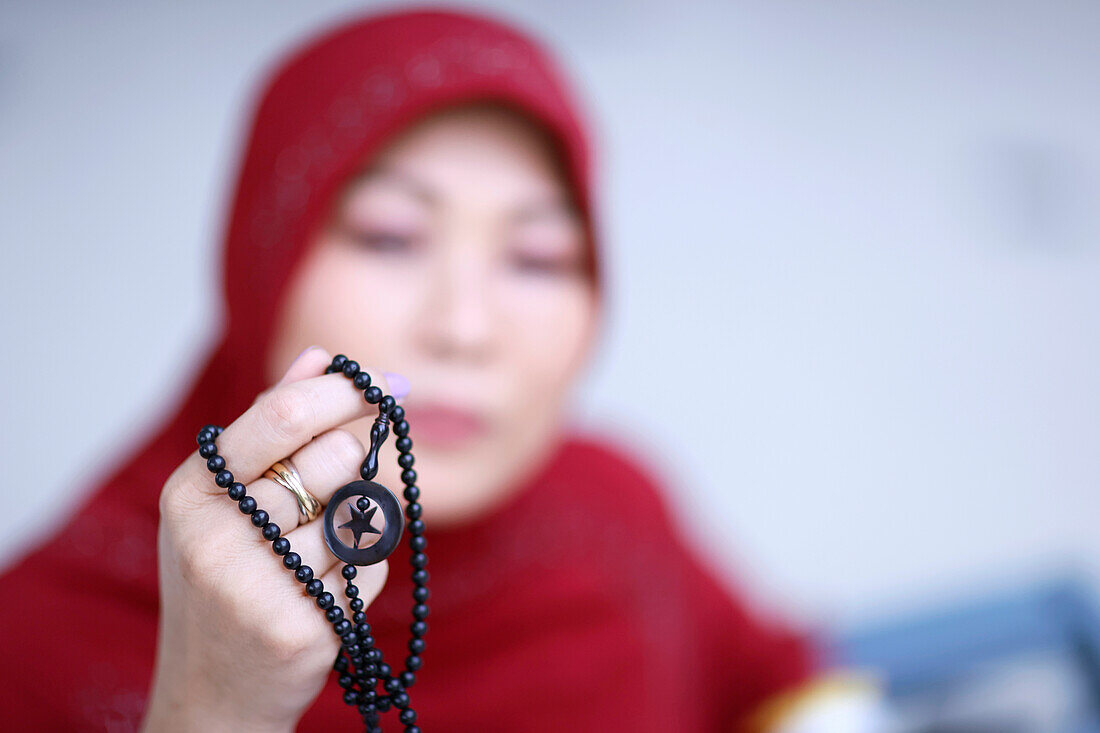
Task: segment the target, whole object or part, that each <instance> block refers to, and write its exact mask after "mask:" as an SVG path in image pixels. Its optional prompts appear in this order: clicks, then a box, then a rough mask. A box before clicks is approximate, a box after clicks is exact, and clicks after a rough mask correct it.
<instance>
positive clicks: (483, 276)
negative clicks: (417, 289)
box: [420, 242, 495, 363]
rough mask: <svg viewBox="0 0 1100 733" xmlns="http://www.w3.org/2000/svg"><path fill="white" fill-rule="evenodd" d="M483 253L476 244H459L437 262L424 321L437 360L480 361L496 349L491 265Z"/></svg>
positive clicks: (444, 249)
mask: <svg viewBox="0 0 1100 733" xmlns="http://www.w3.org/2000/svg"><path fill="white" fill-rule="evenodd" d="M484 250H485V247H484V246H478V243H477V242H466V243H459V242H455V243H450V244H449V245H448V246H442V247H440V248H439V253H438V256H437V257H435V258H434V259H435V265H434V267H433V268H432V270H431V274H430V276H429V277H430V282H429V283H428V288H427V293H428V295H427V297H426V298H425V307H424V312H423V313H422V317H421V319H420V323H421V324H422V333H423V335H424V343H425V344H426V346H427V348H428V350H429V352H430V353H431V355H432V356H434V357H436V358H440V359H453V360H458V361H465V362H471V363H476V362H481V361H484V360H485V359H486V358H488V356H489V355H490V353H491V351H492V345H493V333H494V321H495V319H494V314H493V304H492V287H491V269H492V264H491V261H490V259H489V258H488V257H487V256H486V254H485V252H484Z"/></svg>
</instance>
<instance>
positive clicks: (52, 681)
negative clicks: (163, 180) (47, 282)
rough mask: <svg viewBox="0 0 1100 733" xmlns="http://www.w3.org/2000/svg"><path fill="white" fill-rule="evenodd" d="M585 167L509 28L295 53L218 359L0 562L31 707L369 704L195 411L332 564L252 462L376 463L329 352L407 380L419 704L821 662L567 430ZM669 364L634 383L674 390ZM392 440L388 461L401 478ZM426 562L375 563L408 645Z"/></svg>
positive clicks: (65, 716)
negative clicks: (419, 536)
mask: <svg viewBox="0 0 1100 733" xmlns="http://www.w3.org/2000/svg"><path fill="white" fill-rule="evenodd" d="M589 175H590V165H589V159H588V153H587V150H586V140H585V135H584V131H583V126H582V124H581V122H580V119H579V117H578V115H577V113H576V111H575V109H574V105H573V104H572V102H571V100H570V96H569V94H568V92H567V91H566V90H565V88H564V86H563V85H562V83H561V81H560V79H559V78H558V75H557V73H556V72H555V70H554V68H553V66H552V64H551V63H550V61H549V60H548V59H547V57H546V55H545V54H544V53H543V52H542V51H540V50H539V49H538V48H537V47H536V46H535V44H534V43H533V42H532V41H530V40H529V39H527V38H525V37H523V36H522V35H520V34H518V33H517V32H516V31H514V30H512V29H509V28H507V27H504V26H502V25H500V24H498V23H495V22H491V21H488V20H484V19H480V18H476V17H472V16H467V15H460V14H454V13H442V12H417V13H402V14H394V15H389V16H384V17H379V18H375V19H369V20H365V21H359V22H354V23H350V24H347V25H345V26H343V27H341V28H339V29H336V30H335V31H333V32H331V33H328V34H327V35H325V36H323V37H321V38H319V39H317V40H315V41H314V42H313V43H311V44H309V45H308V46H307V47H305V48H304V49H303V50H300V51H299V52H298V53H296V54H295V55H293V56H292V57H291V58H289V59H288V60H287V61H286V63H285V64H284V65H283V66H282V67H281V68H280V69H279V70H278V72H277V73H276V74H275V75H274V77H273V80H272V82H271V83H270V84H269V86H268V87H267V89H266V90H265V92H264V94H263V97H262V99H261V101H260V104H259V106H258V108H257V110H256V112H255V120H254V124H253V126H252V129H251V133H250V138H249V142H248V146H247V149H246V152H245V155H244V158H243V165H242V168H241V173H240V178H239V182H238V185H237V189H236V195H235V200H234V206H233V209H232V214H231V218H230V222H229V227H228V231H227V238H226V248H225V259H224V267H223V279H224V293H225V302H226V316H227V317H226V321H225V327H224V329H223V333H222V336H221V340H220V342H219V344H218V346H217V348H216V350H215V351H214V353H213V356H212V357H211V358H210V361H209V362H208V363H207V365H206V367H205V368H204V369H203V371H202V373H201V374H200V375H199V377H198V379H197V381H196V382H195V383H194V386H193V387H192V388H191V390H190V392H189V393H188V395H187V397H186V398H185V399H184V400H183V403H182V405H181V406H180V408H179V410H178V411H177V413H176V414H175V415H174V416H173V417H172V418H171V419H168V420H166V421H165V422H164V424H163V427H162V428H161V429H160V431H159V432H158V433H157V435H156V436H154V437H153V438H152V439H151V440H149V441H148V442H147V443H146V444H145V445H144V446H141V447H140V449H138V450H135V448H136V446H135V445H134V444H133V443H130V444H127V445H125V446H119V450H120V452H126V453H128V454H129V455H130V457H129V459H128V460H126V461H122V462H121V464H120V468H119V469H118V470H117V471H116V472H115V473H114V475H112V476H111V477H110V478H109V479H108V480H107V481H106V482H105V483H104V484H103V485H102V487H101V488H100V489H99V490H98V491H96V492H95V493H94V494H93V495H92V496H91V497H90V498H89V499H88V500H87V502H86V503H85V504H84V506H82V507H79V508H74V510H73V511H66V512H65V515H66V516H71V517H72V519H71V520H70V521H68V523H67V524H66V525H65V526H64V527H62V528H60V529H59V531H58V533H57V535H56V536H55V538H54V539H53V540H51V541H50V542H49V543H48V544H46V545H44V546H43V547H41V548H39V549H38V550H36V551H35V552H33V553H32V554H30V555H29V556H28V557H26V558H25V559H23V560H22V562H20V563H19V564H18V565H17V566H16V567H15V568H14V569H13V570H11V571H10V572H9V573H8V574H7V576H6V578H5V580H6V582H5V583H4V584H3V591H2V593H3V594H4V603H3V606H2V607H3V612H2V613H3V614H4V617H3V620H4V623H3V625H2V628H3V632H2V633H3V635H4V644H3V648H4V650H5V655H6V658H7V662H8V663H7V665H6V666H5V670H6V671H5V673H4V677H5V680H4V685H3V688H4V695H5V696H7V697H8V699H7V700H6V705H5V708H6V710H7V712H8V718H9V721H11V722H12V724H15V725H16V726H17V727H18V728H19V729H24V730H26V729H54V728H65V729H97V730H102V729H110V730H128V729H134V728H137V727H139V726H140V725H141V724H142V722H144V725H145V727H146V728H147V729H149V730H174V729H189V730H271V729H274V730H289V729H293V728H294V727H296V726H297V727H299V728H300V729H302V730H327V729H333V728H337V729H347V728H351V727H353V726H355V725H356V718H355V715H354V713H353V712H352V711H351V710H349V709H348V708H347V707H346V706H345V705H344V703H343V701H342V699H341V694H340V692H341V691H340V689H339V688H338V687H336V685H335V681H334V679H333V675H332V674H331V664H332V660H333V658H334V657H335V654H336V650H337V647H336V643H337V640H336V638H335V636H334V635H333V634H332V633H331V630H330V629H329V628H328V626H327V624H325V623H324V621H323V618H322V615H321V614H320V613H319V612H318V610H317V609H316V608H315V607H314V605H313V603H312V599H310V598H308V597H307V596H306V595H305V594H304V593H303V591H302V588H301V586H300V585H299V584H297V583H295V582H294V581H293V579H292V578H291V577H290V576H289V575H288V574H287V573H286V572H285V571H284V570H283V569H282V568H281V567H279V563H278V560H277V558H276V557H275V556H274V555H272V554H271V549H270V545H269V544H268V543H265V542H263V541H262V540H261V539H259V537H258V536H257V533H256V530H255V529H254V528H253V527H252V526H251V525H249V523H248V522H247V521H246V520H245V518H244V517H242V516H241V514H240V513H239V512H237V511H236V507H234V506H233V505H232V502H230V501H229V500H228V499H227V498H226V497H225V496H224V493H222V492H221V491H220V490H219V489H217V487H215V486H214V485H213V483H212V482H211V480H210V476H209V474H208V473H207V472H205V469H204V467H203V465H202V461H201V459H200V458H199V457H198V456H197V455H196V453H195V451H194V444H193V439H194V438H193V436H194V435H195V432H196V430H197V429H198V428H199V427H200V426H202V425H203V424H206V423H210V422H215V423H218V424H222V425H228V426H229V427H227V429H226V432H225V433H224V435H223V437H222V438H221V439H219V441H220V445H221V448H222V452H223V455H225V456H226V458H227V460H228V461H229V464H230V465H231V466H233V467H234V469H233V470H234V471H235V472H236V474H237V476H238V478H239V479H240V480H241V481H245V482H246V483H247V485H248V487H247V488H248V492H249V494H250V495H252V496H255V497H256V499H257V500H258V501H259V503H260V505H261V506H263V507H264V508H266V509H267V510H268V511H269V512H271V514H272V516H273V517H274V518H277V521H278V523H279V524H280V526H281V527H282V528H283V530H284V534H285V535H286V536H287V537H289V538H292V543H293V545H294V547H295V548H296V549H297V548H301V549H300V550H299V551H300V552H301V554H302V556H303V558H304V559H305V561H307V562H309V563H310V564H311V565H312V566H313V567H314V568H315V569H316V572H317V574H318V575H320V576H322V577H323V578H324V579H325V580H326V586H328V587H332V586H334V585H335V584H336V582H337V581H336V579H337V578H338V576H337V575H335V573H337V572H338V568H337V567H336V566H335V560H334V558H332V557H331V556H330V555H328V553H327V551H326V550H325V548H324V546H323V543H322V541H321V539H320V537H321V535H320V530H319V522H316V521H314V522H307V521H304V519H303V518H302V517H300V516H299V513H298V512H297V507H296V504H295V502H294V499H293V497H292V496H291V495H290V493H289V492H287V491H286V490H284V489H283V488H282V487H280V486H279V485H278V484H276V483H274V482H272V481H270V480H268V479H265V478H262V473H263V471H264V469H265V468H266V467H268V466H270V465H271V464H272V463H273V462H274V461H278V460H280V459H285V458H288V457H289V458H290V459H291V460H292V461H293V462H294V463H295V464H296V465H297V467H298V469H299V471H300V472H301V474H302V477H303V481H304V483H305V484H306V486H307V488H308V489H309V490H310V491H311V492H312V493H314V494H316V495H317V496H318V497H319V498H320V499H321V500H322V501H324V500H325V499H326V498H327V497H328V496H331V495H332V492H333V491H334V490H335V489H336V488H338V487H339V486H340V485H341V484H343V483H345V482H347V481H350V480H352V479H354V478H355V477H356V475H357V467H358V465H359V462H360V460H361V459H362V456H363V454H364V448H363V445H364V444H365V443H367V441H368V439H369V437H368V436H369V427H370V419H369V417H366V409H367V407H369V406H368V405H365V404H364V403H363V402H362V400H361V399H359V400H357V399H355V393H354V390H351V389H349V388H348V385H347V383H346V380H344V379H343V377H341V376H340V375H328V376H324V375H323V372H324V369H325V366H326V365H327V364H328V363H329V360H330V358H331V357H332V355H333V353H335V352H337V351H342V352H344V353H346V354H348V355H349V356H351V357H353V358H355V359H358V360H359V361H360V362H362V363H363V364H364V365H365V368H367V369H368V370H369V371H370V373H371V374H372V375H374V376H375V377H376V379H379V378H380V375H381V374H382V372H381V371H380V369H385V370H389V372H388V373H386V376H385V381H386V382H387V384H386V385H385V386H386V389H387V391H391V392H393V393H394V394H395V395H404V394H406V393H407V397H403V402H404V405H405V407H406V409H407V411H408V415H409V420H410V422H411V424H412V433H411V436H412V437H413V440H414V441H415V443H416V446H417V451H416V455H417V470H418V472H419V474H420V481H419V483H420V485H421V486H422V488H423V492H424V493H423V505H424V512H425V519H426V520H427V524H428V535H427V536H428V539H429V548H428V554H429V556H430V558H431V566H430V570H431V573H432V584H431V588H432V600H431V608H432V616H431V618H430V625H431V630H430V632H429V634H428V636H427V640H426V641H427V650H426V651H425V652H424V654H423V660H424V667H423V669H422V670H421V671H420V672H419V673H418V674H417V681H416V684H415V685H414V686H413V687H412V688H411V690H410V695H411V697H412V700H413V707H414V708H415V709H416V711H417V712H418V714H419V719H418V721H417V723H416V725H419V726H420V727H421V728H422V729H424V730H428V731H443V730H445V731H495V730H501V731H514V730H551V729H555V730H557V729H560V728H561V727H562V726H565V727H567V728H568V729H570V730H623V731H646V730H655V731H656V730H682V731H708V730H714V731H718V730H723V731H729V730H735V729H737V726H743V725H744V724H745V723H746V721H747V720H748V718H749V716H751V715H753V714H754V713H759V711H760V709H761V706H764V705H765V704H766V703H767V701H769V700H774V699H775V698H776V696H779V695H782V694H783V693H786V692H789V691H790V690H792V689H793V688H794V687H795V686H797V685H799V684H801V683H802V682H804V681H805V680H806V679H807V676H808V674H809V673H810V670H811V666H812V660H811V659H810V655H809V652H808V650H807V645H806V644H805V643H804V642H803V641H802V640H801V639H800V638H799V637H797V636H795V635H792V634H790V633H788V632H786V631H784V630H782V629H779V628H773V627H771V626H770V625H768V624H766V623H765V622H763V621H762V620H761V619H759V618H756V617H754V616H753V615H752V614H751V613H750V612H749V610H748V609H747V608H746V607H745V606H744V605H743V604H742V603H741V602H740V601H739V600H738V599H737V598H735V597H732V596H731V595H730V594H729V593H728V592H727V591H726V590H725V589H723V588H722V587H721V586H720V584H719V583H718V582H716V580H715V579H714V577H713V576H712V574H711V573H710V571H709V570H708V569H707V568H706V567H705V566H704V565H703V564H702V563H701V562H700V561H699V560H698V559H697V558H695V557H693V556H692V555H691V554H690V553H689V552H688V551H687V550H686V549H685V547H684V545H683V543H682V542H681V540H680V539H679V538H678V537H677V536H676V535H675V533H674V532H673V529H672V526H671V523H670V521H669V518H668V515H667V513H666V511H665V508H664V506H663V504H662V500H661V498H660V493H659V491H658V489H657V488H656V487H655V485H654V482H653V481H652V480H651V479H650V478H649V477H648V476H647V474H646V472H645V471H644V470H643V469H642V468H640V467H639V466H638V465H636V464H635V463H634V462H633V461H632V460H630V459H628V458H627V457H625V456H624V454H622V453H621V452H619V451H616V450H613V449H612V448H609V447H608V446H606V445H604V444H601V443H598V442H594V441H592V440H588V439H583V438H580V437H576V436H572V437H568V436H564V435H562V434H561V427H560V425H561V424H562V422H563V416H564V415H565V414H567V409H566V407H565V405H566V403H567V396H568V391H569V388H570V385H571V384H572V383H573V382H574V381H575V379H576V377H577V375H578V373H579V371H580V369H581V368H582V367H583V365H584V363H585V361H586V358H587V356H588V354H589V352H590V351H591V349H592V347H593V343H594V341H595V334H596V331H597V324H598V319H599V307H600V290H601V280H600V272H599V267H598V265H599V257H598V250H597V248H596V236H595V235H596V232H595V227H594V212H593V207H592V201H591V193H590V188H591V182H590V179H589ZM311 345H312V348H306V349H305V351H304V352H303V351H302V350H303V348H304V347H309V346H311ZM299 352H302V353H301V354H300V355H299V356H298V357H297V358H295V354H298V353H299ZM122 363H125V364H127V365H131V364H132V365H133V367H136V368H140V361H139V360H131V359H120V364H122ZM288 364H289V367H288ZM646 367H647V368H652V365H646ZM398 373H400V374H401V375H404V376H397V375H398ZM654 376H655V380H654V390H653V393H652V394H650V395H640V396H639V398H640V399H647V400H655V401H659V402H661V403H662V404H663V405H665V407H666V409H669V410H671V411H672V412H673V413H674V412H675V409H676V390H675V389H674V388H673V387H672V386H671V385H667V384H664V385H663V384H662V380H661V379H660V375H659V374H655V375H654ZM410 383H411V390H410V389H409V385H410ZM385 459H386V460H384V461H383V466H384V468H383V472H382V473H381V474H380V480H381V482H382V483H384V484H386V485H388V486H390V487H395V486H398V485H399V482H398V481H397V480H396V479H397V477H396V476H395V469H394V460H393V455H392V454H391V455H386V456H385ZM158 527H159V542H158ZM407 558H408V556H407V550H406V549H405V548H404V547H402V548H401V549H399V550H398V551H397V552H396V553H395V554H394V555H393V556H392V557H391V558H390V563H391V565H390V567H392V568H393V569H394V570H395V572H394V575H393V577H391V578H390V579H389V581H388V582H387V581H386V579H385V575H386V568H387V566H386V565H385V564H381V565H377V566H372V567H370V568H365V569H363V570H361V572H360V578H359V583H360V587H361V588H362V589H363V591H364V598H365V599H366V600H369V601H370V603H369V608H368V617H369V619H370V621H371V624H372V625H373V627H374V632H375V636H376V639H377V643H378V645H379V646H380V647H381V648H382V650H383V651H384V652H385V653H386V654H387V659H388V661H390V662H394V660H397V661H396V663H397V664H399V663H400V661H401V660H403V658H404V655H405V653H406V652H405V649H404V647H405V641H406V638H407V634H408V622H409V618H408V607H409V603H408V601H407V598H408V593H409V587H410V585H409V582H408V577H407V571H406V570H405V568H407V567H408V566H407ZM158 565H159V574H158ZM158 580H159V582H158ZM330 581H331V582H330ZM383 586H384V588H383ZM375 596H377V597H375ZM158 619H159V624H158ZM397 655H399V656H397ZM384 720H385V722H384V725H385V726H388V727H393V726H394V721H393V720H392V719H384ZM410 730H412V728H410Z"/></svg>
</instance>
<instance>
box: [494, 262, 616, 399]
mask: <svg viewBox="0 0 1100 733" xmlns="http://www.w3.org/2000/svg"><path fill="white" fill-rule="evenodd" d="M507 288H508V290H509V291H510V292H508V293H506V295H505V298H506V299H507V302H509V303H510V304H511V306H510V308H509V309H508V313H509V329H508V330H509V332H510V338H509V340H510V341H511V342H512V343H513V344H514V345H515V346H514V348H513V356H514V359H515V360H516V368H517V369H518V373H519V378H520V381H521V382H522V383H523V388H524V389H525V390H529V391H528V392H527V393H526V394H528V395H529V396H530V397H531V398H533V399H535V400H536V401H537V402H539V403H540V404H545V403H546V402H547V401H555V400H559V399H560V398H561V396H562V393H563V392H564V391H565V390H566V389H567V388H568V387H569V385H570V383H571V382H572V381H573V378H574V377H575V376H576V373H577V371H578V370H579V369H580V368H581V366H582V365H583V363H584V358H585V356H586V354H587V346H588V343H589V339H590V336H591V331H592V329H593V327H594V321H595V300H594V297H593V295H592V292H591V289H590V287H589V286H588V285H587V284H586V283H584V282H582V281H576V282H573V281H566V282H556V281H551V282H547V283H539V282H536V283H510V284H509V285H508V286H507Z"/></svg>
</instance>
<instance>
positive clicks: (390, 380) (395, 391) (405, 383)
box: [382, 372, 409, 400]
mask: <svg viewBox="0 0 1100 733" xmlns="http://www.w3.org/2000/svg"><path fill="white" fill-rule="evenodd" d="M382 376H383V377H385V378H386V384H388V385H390V394H391V395H393V398H394V399H395V400H401V399H402V398H404V397H406V396H408V394H409V380H408V379H406V378H405V377H403V376H401V375H400V374H394V373H393V372H382Z"/></svg>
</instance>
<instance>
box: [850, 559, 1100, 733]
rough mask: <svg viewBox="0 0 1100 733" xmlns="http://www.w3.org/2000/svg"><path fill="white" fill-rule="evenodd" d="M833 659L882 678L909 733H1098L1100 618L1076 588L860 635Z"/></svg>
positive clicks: (954, 610) (1063, 586) (1006, 598)
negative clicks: (875, 672) (993, 732)
mask: <svg viewBox="0 0 1100 733" xmlns="http://www.w3.org/2000/svg"><path fill="white" fill-rule="evenodd" d="M834 656H835V657H836V658H837V660H838V661H839V662H841V663H843V664H846V665H848V666H853V667H860V668H871V669H875V670H877V671H878V672H880V673H881V674H882V675H883V677H884V679H885V680H887V684H888V695H889V700H890V703H891V705H892V706H893V707H894V710H895V712H896V714H897V715H898V718H899V722H900V723H901V726H900V730H902V731H906V732H907V733H989V732H992V731H996V732H997V733H1039V732H1040V731H1041V732H1042V733H1091V732H1096V731H1100V614H1098V612H1097V605H1096V603H1095V599H1094V598H1093V597H1092V595H1091V594H1090V593H1089V592H1088V590H1087V585H1086V584H1085V583H1084V582H1082V581H1077V580H1074V579H1067V578H1059V579H1057V580H1053V581H1049V582H1046V583H1042V584H1039V585H1032V586H1028V587H1023V588H1017V589H1014V590H1011V591H1007V592H1001V593H998V594H996V595H992V596H987V597H985V598H982V599H972V600H968V601H965V602H961V603H956V604H951V605H947V606H941V607H939V608H937V609H933V610H929V611H925V612H921V613H916V614H912V615H909V616H907V617H905V618H899V619H896V620H894V621H890V622H885V623H879V624H876V625H874V626H873V627H867V628H863V629H859V630H856V631H854V632H850V633H848V634H845V635H844V636H843V637H842V638H841V640H840V641H839V643H838V646H837V648H836V649H835V650H834Z"/></svg>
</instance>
